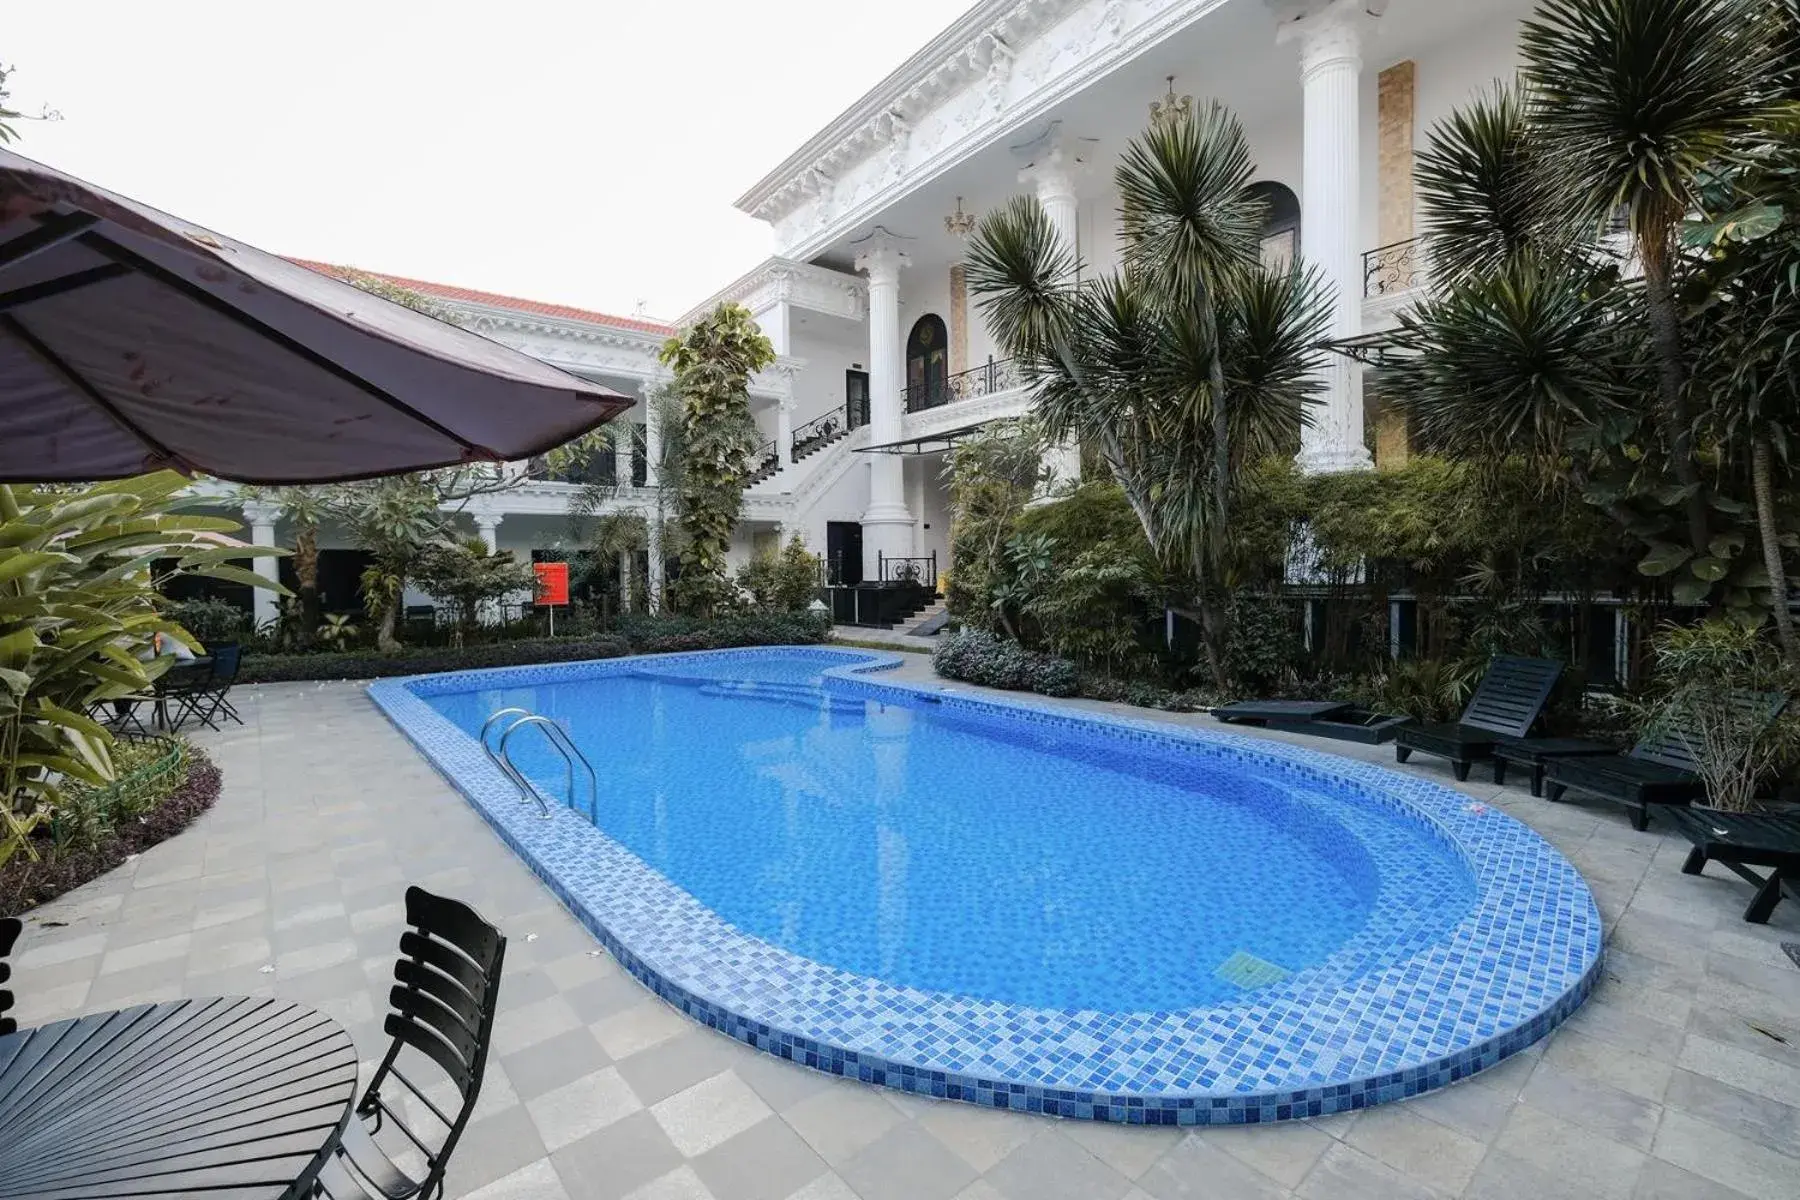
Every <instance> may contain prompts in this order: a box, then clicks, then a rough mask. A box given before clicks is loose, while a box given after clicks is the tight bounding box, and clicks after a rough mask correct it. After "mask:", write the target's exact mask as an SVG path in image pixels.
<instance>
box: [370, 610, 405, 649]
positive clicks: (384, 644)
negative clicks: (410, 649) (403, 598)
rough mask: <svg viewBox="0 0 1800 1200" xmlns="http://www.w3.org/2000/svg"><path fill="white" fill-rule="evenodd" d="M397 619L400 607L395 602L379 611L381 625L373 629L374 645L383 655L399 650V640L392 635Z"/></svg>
mask: <svg viewBox="0 0 1800 1200" xmlns="http://www.w3.org/2000/svg"><path fill="white" fill-rule="evenodd" d="M399 618H400V605H399V603H398V602H397V601H396V602H395V603H393V604H390V605H388V606H387V607H386V608H384V609H382V611H381V623H380V624H379V625H377V626H376V627H375V645H376V647H377V648H378V649H380V651H381V652H382V653H383V654H393V653H395V652H396V651H398V650H399V649H400V639H399V638H398V637H396V636H395V635H394V629H395V626H396V625H397V624H398V623H399Z"/></svg>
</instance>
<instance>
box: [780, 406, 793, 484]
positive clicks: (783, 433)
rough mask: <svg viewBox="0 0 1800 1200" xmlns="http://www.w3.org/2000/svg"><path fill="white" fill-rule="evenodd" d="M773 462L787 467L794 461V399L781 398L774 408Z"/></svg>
mask: <svg viewBox="0 0 1800 1200" xmlns="http://www.w3.org/2000/svg"><path fill="white" fill-rule="evenodd" d="M775 461H776V462H778V463H780V464H781V465H782V466H784V467H785V466H787V465H788V464H789V463H791V462H793V461H794V398H793V397H792V396H783V397H782V398H781V403H780V404H778V405H776V406H775Z"/></svg>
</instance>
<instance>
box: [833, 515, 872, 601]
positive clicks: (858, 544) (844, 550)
mask: <svg viewBox="0 0 1800 1200" xmlns="http://www.w3.org/2000/svg"><path fill="white" fill-rule="evenodd" d="M862 577H863V573H862V526H861V525H858V524H857V523H856V522H855V521H827V522H826V523H825V579H826V582H827V583H829V584H831V586H833V587H855V586H856V585H857V584H859V583H861V582H862Z"/></svg>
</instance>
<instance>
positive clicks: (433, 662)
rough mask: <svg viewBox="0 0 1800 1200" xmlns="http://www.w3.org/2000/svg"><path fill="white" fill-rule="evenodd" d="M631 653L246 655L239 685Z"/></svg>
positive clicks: (509, 648)
mask: <svg viewBox="0 0 1800 1200" xmlns="http://www.w3.org/2000/svg"><path fill="white" fill-rule="evenodd" d="M628 653H630V650H629V648H628V647H627V646H626V645H625V642H624V640H623V639H622V638H619V637H615V636H602V637H591V638H541V639H536V640H532V641H517V642H489V643H485V644H482V645H472V646H463V647H462V648H461V649H457V648H455V647H451V646H423V647H407V648H403V649H401V650H397V651H395V652H393V653H391V654H384V653H382V652H381V651H379V650H352V651H349V652H348V653H343V654H247V655H245V656H244V663H243V671H242V674H240V675H239V676H238V681H239V682H240V683H289V682H293V681H295V680H303V679H387V678H390V677H392V676H396V675H432V674H436V673H437V672H439V671H470V670H474V669H476V668H479V667H520V666H529V665H531V664H533V663H553V662H581V661H583V660H586V659H590V658H618V657H620V656H622V655H625V654H628Z"/></svg>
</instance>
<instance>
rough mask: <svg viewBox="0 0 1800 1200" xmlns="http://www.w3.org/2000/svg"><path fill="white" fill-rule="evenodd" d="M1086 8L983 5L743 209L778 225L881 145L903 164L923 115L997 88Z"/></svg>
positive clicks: (820, 137)
mask: <svg viewBox="0 0 1800 1200" xmlns="http://www.w3.org/2000/svg"><path fill="white" fill-rule="evenodd" d="M1081 3H1083V0H982V3H980V4H978V5H976V6H975V8H973V9H972V10H970V11H969V12H968V13H967V14H965V15H964V16H963V17H962V18H961V19H959V20H958V21H957V22H956V23H955V24H953V25H952V26H950V28H948V29H946V30H945V31H944V32H943V33H941V34H939V35H938V36H937V37H935V38H933V39H932V40H931V41H930V42H929V43H928V44H927V45H926V46H925V47H924V48H923V49H921V50H920V51H919V52H918V53H916V54H914V55H913V56H912V57H911V58H909V59H907V60H906V61H905V62H904V63H902V64H901V65H900V67H899V68H898V69H897V70H896V71H894V72H893V74H891V75H889V76H888V77H887V78H886V79H884V80H882V81H881V82H880V83H878V84H876V85H875V87H874V88H873V89H872V90H870V91H869V92H868V94H867V95H865V96H863V98H862V99H861V100H858V101H857V102H856V103H855V104H853V105H851V107H850V108H849V109H847V110H846V111H845V112H844V113H843V114H842V115H840V116H839V117H838V118H837V119H836V120H835V121H833V122H832V123H831V124H829V125H827V126H826V127H825V128H824V129H822V130H820V131H819V132H818V133H817V134H815V135H813V137H812V138H811V139H810V140H809V141H808V142H807V143H806V144H805V145H804V146H802V147H800V149H799V150H797V151H795V152H794V153H793V154H791V155H789V156H788V158H787V159H786V160H785V161H784V162H783V163H782V164H781V165H780V166H778V167H776V168H775V170H773V171H771V172H770V173H769V174H768V175H767V176H765V177H764V178H763V179H762V180H761V181H759V182H758V183H757V184H756V186H755V187H752V188H751V189H750V190H749V191H748V192H745V193H744V194H743V195H742V196H740V197H738V200H737V207H738V208H739V209H741V210H742V211H744V212H747V213H749V214H750V215H751V216H753V217H756V218H758V219H760V220H764V221H778V220H780V219H781V218H783V217H785V216H787V215H788V214H789V213H790V212H792V211H793V210H794V209H795V208H796V207H798V206H799V204H800V203H802V202H803V201H804V200H805V199H807V197H808V195H809V193H810V194H812V195H817V194H818V192H819V190H820V189H822V188H829V187H830V186H831V183H832V182H833V181H835V180H836V179H837V177H838V176H839V175H840V174H841V173H842V172H843V171H844V170H845V169H846V168H848V167H851V166H853V165H855V164H857V163H860V162H862V161H863V160H864V159H867V158H869V157H870V156H871V155H873V154H875V153H876V152H878V151H879V150H881V149H882V148H883V147H888V148H889V153H890V155H894V156H895V157H896V158H898V159H901V160H903V159H904V157H905V153H906V146H905V143H906V141H907V140H908V138H909V136H910V133H911V130H912V129H913V127H914V126H916V125H917V124H918V123H919V118H920V117H921V116H922V115H924V114H925V113H927V112H929V111H930V110H932V109H933V108H936V107H937V106H938V105H939V104H940V103H942V102H943V101H944V100H945V99H946V98H947V97H950V96H953V95H955V94H956V93H958V92H960V91H962V90H963V89H965V88H967V87H969V86H971V85H973V84H975V83H978V82H981V81H983V80H986V81H988V82H989V84H990V86H991V84H992V81H993V78H994V76H995V75H996V74H998V75H1000V76H1002V77H1004V76H1005V75H1006V74H1007V73H1008V71H1009V69H1010V64H1011V61H1012V58H1013V56H1014V54H1015V52H1016V48H1017V47H1019V46H1021V45H1023V44H1024V43H1026V42H1028V41H1031V40H1032V39H1033V38H1035V37H1037V36H1038V35H1039V34H1041V33H1043V32H1044V31H1045V30H1047V29H1049V28H1050V27H1051V26H1053V25H1055V24H1056V23H1057V22H1058V21H1060V20H1061V19H1062V18H1063V17H1065V16H1066V15H1068V13H1070V12H1071V11H1073V10H1074V9H1076V8H1078V7H1080V5H1081ZM1109 6H1110V7H1111V8H1112V9H1113V11H1114V15H1115V18H1119V17H1122V5H1121V3H1120V0H1109ZM1002 87H1004V81H1002ZM896 145H898V147H899V148H898V150H895V149H894V147H895V146H896ZM901 170H904V165H903V164H902V166H901ZM896 178H898V175H896Z"/></svg>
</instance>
